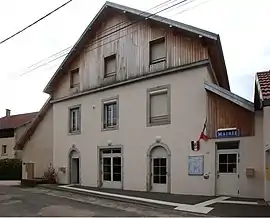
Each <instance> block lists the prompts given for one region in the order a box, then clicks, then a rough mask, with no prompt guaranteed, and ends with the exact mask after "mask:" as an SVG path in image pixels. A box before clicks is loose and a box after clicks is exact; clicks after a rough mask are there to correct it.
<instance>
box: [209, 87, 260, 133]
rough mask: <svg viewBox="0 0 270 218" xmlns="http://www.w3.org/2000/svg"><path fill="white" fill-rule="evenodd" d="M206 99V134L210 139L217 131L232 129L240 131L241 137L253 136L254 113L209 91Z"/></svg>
mask: <svg viewBox="0 0 270 218" xmlns="http://www.w3.org/2000/svg"><path fill="white" fill-rule="evenodd" d="M207 99H208V100H207V101H208V115H207V117H208V119H207V122H208V124H207V133H208V135H209V136H210V138H215V137H216V130H217V129H220V128H233V127H236V128H238V129H239V130H240V135H241V136H254V132H255V131H254V125H255V124H254V119H255V117H254V116H255V115H254V112H252V111H249V110H247V109H245V108H243V107H241V106H239V105H237V104H235V103H233V102H231V101H229V100H227V99H224V98H222V97H220V96H219V95H216V94H214V93H212V92H209V91H208V92H207Z"/></svg>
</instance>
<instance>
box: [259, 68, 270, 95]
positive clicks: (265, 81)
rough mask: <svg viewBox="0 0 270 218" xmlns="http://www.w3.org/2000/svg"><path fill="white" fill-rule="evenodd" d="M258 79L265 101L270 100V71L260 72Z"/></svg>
mask: <svg viewBox="0 0 270 218" xmlns="http://www.w3.org/2000/svg"><path fill="white" fill-rule="evenodd" d="M257 78H258V82H259V86H260V91H261V93H262V98H263V100H266V99H270V71H265V72H258V73H257Z"/></svg>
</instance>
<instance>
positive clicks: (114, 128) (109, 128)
mask: <svg viewBox="0 0 270 218" xmlns="http://www.w3.org/2000/svg"><path fill="white" fill-rule="evenodd" d="M118 129H119V128H118V126H114V127H107V128H102V129H101V131H113V130H118Z"/></svg>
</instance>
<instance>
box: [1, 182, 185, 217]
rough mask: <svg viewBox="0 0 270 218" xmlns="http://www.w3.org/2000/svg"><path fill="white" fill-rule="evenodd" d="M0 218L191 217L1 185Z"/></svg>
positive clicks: (60, 193) (176, 212) (149, 208)
mask: <svg viewBox="0 0 270 218" xmlns="http://www.w3.org/2000/svg"><path fill="white" fill-rule="evenodd" d="M0 216H117V217H119V216H125V217H127V216H133V217H134V216H159V217H168V216H178V217H179V216H188V214H185V213H181V212H179V211H171V210H166V209H159V208H152V207H147V206H145V207H144V206H140V205H136V204H131V203H124V202H117V201H110V200H105V199H101V198H95V197H89V196H82V195H76V194H71V193H68V192H61V191H53V190H47V189H42V188H23V187H19V186H16V187H15V186H7V185H5V186H2V185H0ZM189 216H190V215H189Z"/></svg>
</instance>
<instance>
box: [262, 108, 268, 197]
mask: <svg viewBox="0 0 270 218" xmlns="http://www.w3.org/2000/svg"><path fill="white" fill-rule="evenodd" d="M269 130H270V107H264V108H263V146H264V148H265V147H266V146H267V145H270V132H269ZM263 153H264V161H265V163H264V169H265V168H266V167H268V168H269V167H270V160H269V158H270V157H269V154H267V153H266V152H265V151H264V152H263ZM265 170H266V169H265ZM265 172H266V171H265ZM264 199H265V200H267V201H270V181H268V180H267V179H266V174H265V177H264Z"/></svg>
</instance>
